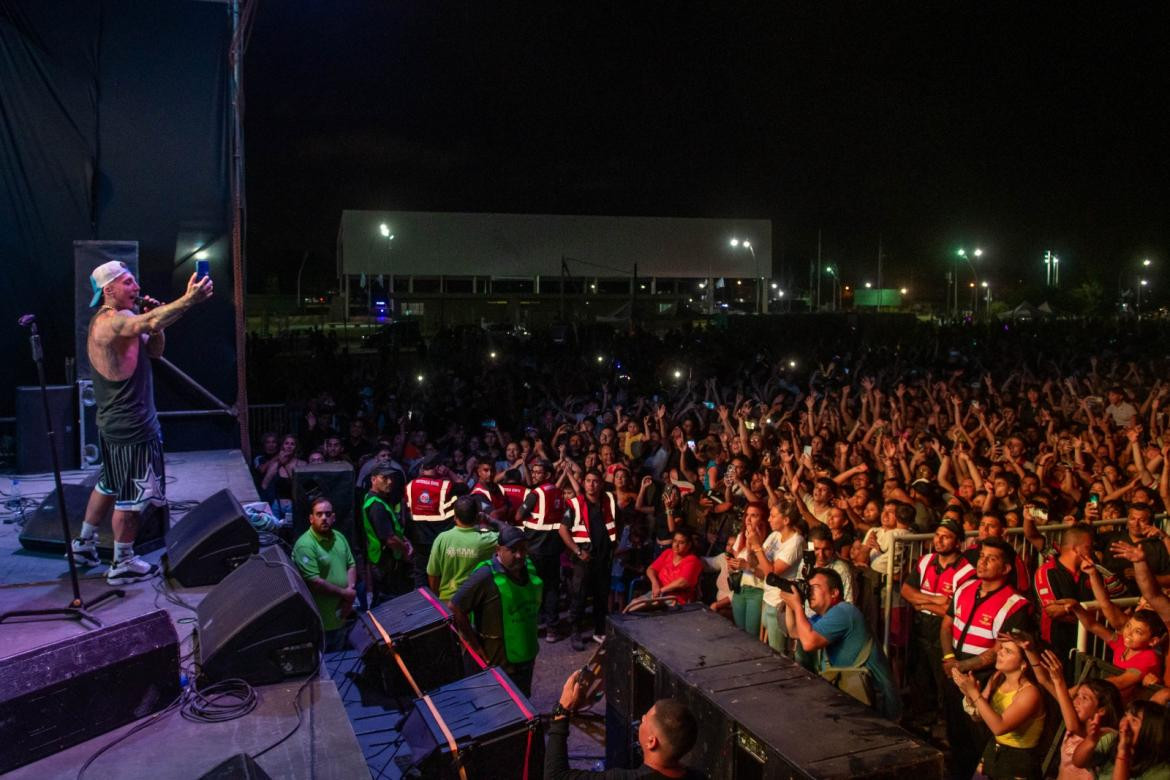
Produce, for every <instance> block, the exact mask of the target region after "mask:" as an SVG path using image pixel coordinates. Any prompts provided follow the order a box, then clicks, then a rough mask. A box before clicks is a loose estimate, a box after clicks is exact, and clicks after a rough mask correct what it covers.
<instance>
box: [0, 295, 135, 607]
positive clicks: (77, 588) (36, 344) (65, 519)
mask: <svg viewBox="0 0 1170 780" xmlns="http://www.w3.org/2000/svg"><path fill="white" fill-rule="evenodd" d="M20 325H21V327H26V328H29V329H30V330H31V335H30V336H29V339H28V341H29V345H30V346H31V347H32V357H33V360H34V361H35V362H36V364H37V378H38V379H39V380H40V383H41V402H42V403H43V404H44V407H45V434H46V435H47V436H48V438H49V452H50V453H51V454H52V458H53V482H54V484H55V485H56V487H57V514H58V515H60V517H61V534H62V538H63V539H64V540H65V557H66V558H67V559H68V560H69V581H70V583H71V584H72V585H73V600H72V601H70V602H69V605H68V606H66V607H55V608H54V607H47V608H45V609H17V610H12V611H10V612H4V613H2V614H0V623H3V622H4V621H5V620H8V619H9V618H22V617H62V618H69V619H71V620H77V621H81V622H86V621H88V622H89V623H92V624H93V625H94V626H95V627H96V628H101V625H102V621H100V620H98V619H97V618H96V617H94V616H93V615H92V614H90V612H89V608H90V607H93V606H96V605H98V604H101V603H102V602H103V601H106V600H107V599H112V598H122V597H123V596H125V595H126V591H124V590H120V589H112V590H107V591H106V592H105V593H103V594H101V595H100V596H98V597H97V598H95V599H93V600H91V601H86V600H85V599H83V598H81V584H80V583H79V582H78V579H77V561H75V560H74V559H73V535H72V533H70V530H69V516H68V514H67V512H66V510H65V489H64V487H63V486H62V484H61V459H60V457H59V456H58V455H57V433H56V432H55V431H54V430H53V415H52V413H51V412H50V411H49V390H48V388H46V387H45V361H44V357H45V356H44V353H43V352H42V350H41V337H40V334H39V333H37V321H36V317H35V316H33V315H31V314H26V315H24V316H23V317H21V318H20Z"/></svg>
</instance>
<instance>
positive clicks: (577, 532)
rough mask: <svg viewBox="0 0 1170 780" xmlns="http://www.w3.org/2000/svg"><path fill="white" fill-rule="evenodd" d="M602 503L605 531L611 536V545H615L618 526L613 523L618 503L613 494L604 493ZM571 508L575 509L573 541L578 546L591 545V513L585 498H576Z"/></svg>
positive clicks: (570, 502) (572, 530) (571, 503)
mask: <svg viewBox="0 0 1170 780" xmlns="http://www.w3.org/2000/svg"><path fill="white" fill-rule="evenodd" d="M600 503H601V515H602V517H604V518H605V530H606V532H607V534H608V535H609V541H610V544H613V543H614V542H616V541H617V524H616V523H615V522H614V521H613V518H614V515H615V514H617V502H616V501H614V498H613V493H603V494H602V498H601V502H600ZM569 506H571V507H573V527H572V528H571V529H570V533H571V534H572V535H573V541H574V542H576V543H577V544H589V542H591V541H592V539H590V538H589V512H588V509H587V507H586V502H585V496H584V495H579V496H574V497H573V498H572V499H571V500H570V501H569Z"/></svg>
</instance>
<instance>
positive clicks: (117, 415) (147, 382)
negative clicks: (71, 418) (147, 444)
mask: <svg viewBox="0 0 1170 780" xmlns="http://www.w3.org/2000/svg"><path fill="white" fill-rule="evenodd" d="M92 374H93V395H94V398H95V399H96V400H97V426H98V430H99V431H100V432H101V434H102V437H103V438H105V439H106V441H110V442H117V443H120V444H132V443H136V442H143V441H152V440H153V439H157V438H158V437H159V427H158V414H157V413H156V412H155V408H154V375H153V373H152V372H151V368H150V358H149V357H148V356H147V354H146V343H145V340H143V341H142V342H141V343H140V344H139V345H138V365H136V366H135V367H134V373H133V374H131V375H130V376H129V377H127V378H126V379H123V380H122V381H120V382H115V381H112V380H110V379H106V378H105V377H104V376H102V375H101V372H100V371H98V370H97V368H96V367H95V368H94V369H93V372H92Z"/></svg>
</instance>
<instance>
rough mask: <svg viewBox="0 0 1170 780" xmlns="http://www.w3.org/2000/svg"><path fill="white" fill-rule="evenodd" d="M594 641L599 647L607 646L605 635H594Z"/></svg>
mask: <svg viewBox="0 0 1170 780" xmlns="http://www.w3.org/2000/svg"><path fill="white" fill-rule="evenodd" d="M593 641H594V642H596V643H597V644H599V645H603V644H605V635H604V634H594V635H593Z"/></svg>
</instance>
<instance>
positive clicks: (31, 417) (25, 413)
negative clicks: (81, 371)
mask: <svg viewBox="0 0 1170 780" xmlns="http://www.w3.org/2000/svg"><path fill="white" fill-rule="evenodd" d="M45 390H46V391H47V394H48V397H49V417H50V419H51V420H52V425H53V433H54V436H55V439H56V443H57V460H58V462H59V463H60V464H61V469H62V470H63V471H68V470H70V469H75V468H77V415H76V414H75V413H74V410H73V386H72V385H49V386H48V387H46V388H45ZM16 470H17V472H19V473H21V474H36V473H39V472H43V471H52V470H53V456H52V453H51V452H50V451H49V437H48V434H47V433H46V431H45V407H44V402H43V401H42V400H41V387H40V385H36V386H35V387H18V388H16Z"/></svg>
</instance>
